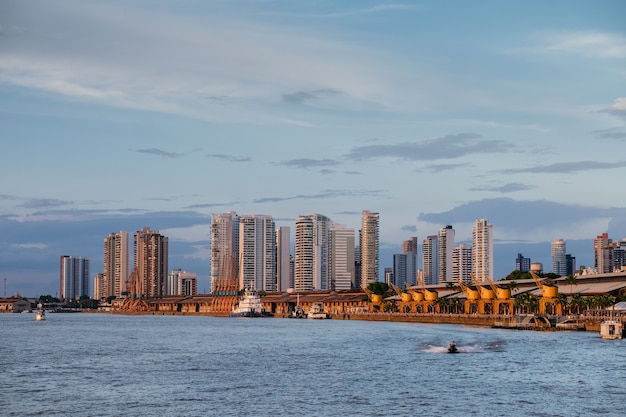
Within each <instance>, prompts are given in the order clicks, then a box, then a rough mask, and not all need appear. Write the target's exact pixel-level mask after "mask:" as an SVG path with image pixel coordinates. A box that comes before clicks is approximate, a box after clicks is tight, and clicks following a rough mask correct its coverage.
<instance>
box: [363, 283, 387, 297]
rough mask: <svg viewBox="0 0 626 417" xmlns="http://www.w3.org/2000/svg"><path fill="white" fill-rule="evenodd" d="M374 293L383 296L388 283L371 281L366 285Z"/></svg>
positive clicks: (385, 293)
mask: <svg viewBox="0 0 626 417" xmlns="http://www.w3.org/2000/svg"><path fill="white" fill-rule="evenodd" d="M367 289H368V290H370V291H371V292H373V293H374V294H378V295H382V296H385V295H387V293H388V292H389V285H387V283H386V282H378V281H377V282H372V283H371V284H370V285H368V287H367Z"/></svg>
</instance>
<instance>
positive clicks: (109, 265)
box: [102, 230, 131, 297]
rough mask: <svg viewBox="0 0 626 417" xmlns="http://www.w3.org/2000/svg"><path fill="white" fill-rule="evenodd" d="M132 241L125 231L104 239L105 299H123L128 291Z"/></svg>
mask: <svg viewBox="0 0 626 417" xmlns="http://www.w3.org/2000/svg"><path fill="white" fill-rule="evenodd" d="M130 268H131V259H130V239H129V237H128V232H126V231H125V230H122V231H120V232H119V233H111V234H109V235H108V236H107V237H105V238H104V288H103V289H102V291H103V293H104V297H109V296H115V297H121V296H122V294H124V293H125V292H127V291H128V280H129V277H130Z"/></svg>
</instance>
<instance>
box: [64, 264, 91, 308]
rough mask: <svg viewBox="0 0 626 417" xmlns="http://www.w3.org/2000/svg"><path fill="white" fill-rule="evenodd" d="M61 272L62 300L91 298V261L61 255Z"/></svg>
mask: <svg viewBox="0 0 626 417" xmlns="http://www.w3.org/2000/svg"><path fill="white" fill-rule="evenodd" d="M59 270H60V285H59V298H60V299H61V300H67V299H78V298H80V297H82V296H84V295H86V296H89V259H86V258H81V257H74V256H68V255H61V257H60V268H59Z"/></svg>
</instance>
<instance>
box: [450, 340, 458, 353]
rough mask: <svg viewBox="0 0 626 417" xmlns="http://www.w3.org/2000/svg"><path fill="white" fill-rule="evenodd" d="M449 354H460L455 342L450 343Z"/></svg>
mask: <svg viewBox="0 0 626 417" xmlns="http://www.w3.org/2000/svg"><path fill="white" fill-rule="evenodd" d="M448 353H459V349H458V348H457V347H456V343H455V342H454V340H453V341H452V342H450V345H449V346H448Z"/></svg>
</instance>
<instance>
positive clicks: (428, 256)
mask: <svg viewBox="0 0 626 417" xmlns="http://www.w3.org/2000/svg"><path fill="white" fill-rule="evenodd" d="M422 268H423V271H422V276H423V278H424V283H425V284H439V237H438V236H437V235H431V236H427V237H426V239H424V241H423V242H422Z"/></svg>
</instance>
